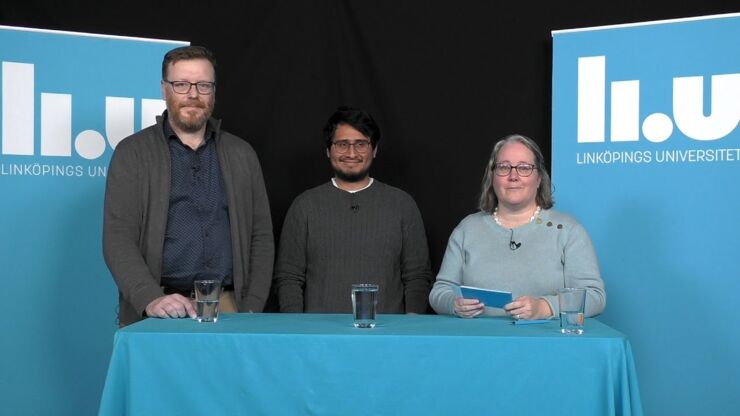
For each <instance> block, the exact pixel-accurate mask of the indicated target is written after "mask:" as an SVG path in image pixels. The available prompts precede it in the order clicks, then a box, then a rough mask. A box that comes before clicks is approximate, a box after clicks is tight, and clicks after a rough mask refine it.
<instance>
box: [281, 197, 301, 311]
mask: <svg viewBox="0 0 740 416" xmlns="http://www.w3.org/2000/svg"><path fill="white" fill-rule="evenodd" d="M306 230H307V224H306V217H305V215H304V214H303V212H302V210H301V209H300V200H299V199H296V200H295V201H294V202H293V204H292V205H291V206H290V209H288V213H287V214H286V216H285V221H284V222H283V229H282V232H281V233H280V245H279V248H278V259H277V264H276V265H275V276H274V282H275V289H276V290H277V295H278V302H279V304H280V312H303V289H304V288H305V286H306V264H307V263H306V249H307V247H306V238H307V231H306Z"/></svg>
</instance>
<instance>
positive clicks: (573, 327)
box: [558, 287, 586, 335]
mask: <svg viewBox="0 0 740 416" xmlns="http://www.w3.org/2000/svg"><path fill="white" fill-rule="evenodd" d="M558 306H559V307H560V332H562V333H563V334H572V335H581V334H582V333H583V321H584V315H583V314H584V311H585V309H586V289H585V288H582V287H566V288H563V289H558Z"/></svg>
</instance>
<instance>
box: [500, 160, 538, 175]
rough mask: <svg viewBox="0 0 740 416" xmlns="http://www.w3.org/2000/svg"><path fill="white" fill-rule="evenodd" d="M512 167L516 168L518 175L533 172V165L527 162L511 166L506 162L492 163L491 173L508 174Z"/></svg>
mask: <svg viewBox="0 0 740 416" xmlns="http://www.w3.org/2000/svg"><path fill="white" fill-rule="evenodd" d="M512 169H514V170H516V173H517V174H518V175H519V176H529V175H531V174H532V172H534V170H535V165H530V164H529V163H520V164H518V165H516V166H511V165H510V164H508V163H496V164H495V165H493V173H495V174H496V176H508V175H509V174H510V173H511V170H512Z"/></svg>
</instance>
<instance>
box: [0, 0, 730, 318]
mask: <svg viewBox="0 0 740 416" xmlns="http://www.w3.org/2000/svg"><path fill="white" fill-rule="evenodd" d="M104 3H105V2H81V3H69V4H64V3H63V2H56V3H50V4H40V3H36V2H32V1H31V2H28V1H24V2H21V1H17V0H7V1H3V2H2V5H1V6H0V24H2V25H11V26H23V27H34V28H43V29H56V30H69V31H78V32H90V33H106V34H113V35H122V36H136V37H152V38H161V39H173V40H186V41H190V42H191V43H192V44H196V45H204V46H207V47H208V48H210V49H211V50H212V51H214V53H215V54H216V57H217V59H218V63H219V67H218V85H219V86H218V94H217V105H216V116H217V117H219V118H222V119H223V120H224V123H223V127H224V128H225V129H227V130H229V131H231V132H233V133H235V134H237V135H239V136H241V137H244V138H245V139H247V140H248V141H249V142H250V143H251V144H252V145H253V146H254V148H255V149H256V151H257V153H258V155H259V157H260V160H261V162H262V166H263V171H264V174H265V178H266V183H267V188H268V193H269V196H270V203H271V206H272V213H273V222H274V224H275V236H276V239H277V237H278V236H279V235H280V234H279V233H280V228H281V225H282V221H283V218H284V215H285V212H286V211H287V209H288V207H289V205H290V203H291V201H292V200H293V198H295V197H296V196H297V195H298V194H299V193H301V192H302V191H304V190H305V189H308V188H310V187H313V186H316V185H318V184H320V183H322V182H324V181H326V180H328V178H329V177H330V176H331V170H330V168H329V164H328V161H327V159H326V155H325V149H324V147H323V143H322V141H321V138H320V132H321V128H322V127H323V124H324V122H325V121H326V119H327V118H328V116H329V115H330V114H331V112H332V111H333V110H334V109H335V108H336V107H337V106H338V105H341V104H348V105H353V106H356V107H361V108H364V109H367V110H369V111H370V112H371V113H372V114H373V115H374V116H375V118H376V119H377V121H378V122H379V124H380V126H381V129H382V132H383V139H382V140H381V142H380V147H379V152H378V157H377V159H376V161H375V163H374V167H373V169H372V176H374V177H376V178H378V179H379V180H381V181H383V182H386V183H389V184H391V185H394V186H397V187H400V188H402V189H404V190H406V191H407V192H409V193H410V194H411V195H412V196H413V197H414V198H415V199H416V201H417V203H418V205H419V208H420V209H421V212H422V215H423V217H424V221H425V224H426V228H427V234H428V238H429V244H430V251H431V252H430V254H431V258H432V265H433V268H434V270H435V271H436V270H437V269H438V268H439V264H440V262H441V260H442V255H443V254H444V249H445V246H446V242H447V238H448V236H449V234H450V232H451V230H452V228H453V227H454V226H455V225H456V224H457V222H458V221H460V219H462V218H463V217H464V216H465V215H467V214H469V213H471V212H473V211H475V210H476V199H477V193H478V192H479V187H480V180H481V177H482V174H483V169H484V165H485V163H486V161H487V158H488V154H489V152H490V150H491V147H492V144H493V142H494V141H495V140H496V139H498V138H500V137H502V136H504V135H506V134H508V133H513V132H517V133H522V134H525V135H528V136H530V137H532V138H533V139H534V140H535V141H537V142H538V143H539V144H540V146H541V147H542V149H543V151H544V153H545V157H546V158H547V159H548V160H549V155H550V112H551V111H550V110H551V109H550V103H551V100H550V93H551V78H550V77H551V57H552V52H551V47H552V42H551V36H550V31H551V30H557V29H568V28H577V27H589V26H599V25H608V24H621V23H631V22H639V21H647V20H660V19H669V18H680V17H692V16H700V15H709V14H719V13H731V12H738V11H740V6H738V5H737V3H736V2H735V1H718V0H692V1H622V2H594V1H583V0H577V1H567V2H566V1H560V2H538V1H520V2H496V1H490V0H485V1H428V0H427V1H425V0H391V1H388V0H374V1H344V0H303V1H299V0H295V1H287V0H275V1H271V0H263V1H245V2H241V3H240V4H239V5H232V4H229V3H227V2H201V3H191V2H181V3H176V2H166V3H164V2H163V3H156V2H146V3H139V2H115V3H111V4H110V5H106V4H104ZM554 185H555V188H556V191H555V194H554V196H555V199H556V203H557V195H558V194H557V186H558V184H557V183H555V184H554ZM274 306H275V305H274V302H273V303H272V304H271V306H270V307H271V309H272V308H274Z"/></svg>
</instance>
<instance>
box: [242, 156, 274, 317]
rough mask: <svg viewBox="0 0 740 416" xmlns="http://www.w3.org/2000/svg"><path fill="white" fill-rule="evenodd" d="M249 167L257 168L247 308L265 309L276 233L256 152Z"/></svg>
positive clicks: (253, 175)
mask: <svg viewBox="0 0 740 416" xmlns="http://www.w3.org/2000/svg"><path fill="white" fill-rule="evenodd" d="M249 156H250V160H249V166H252V167H253V172H252V175H251V178H252V184H251V190H252V208H253V212H252V235H251V244H250V248H251V250H250V253H249V255H250V261H249V279H250V284H249V292H248V293H247V298H246V305H245V309H246V310H247V311H250V312H262V310H263V309H264V308H265V303H266V302H267V297H268V296H269V294H270V284H271V283H272V267H273V263H274V260H275V244H274V240H273V236H272V217H271V215H270V203H269V200H268V198H267V190H266V189H265V181H264V178H263V176H262V167H261V166H260V163H259V159H257V155H256V154H255V153H254V152H250V154H249Z"/></svg>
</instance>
